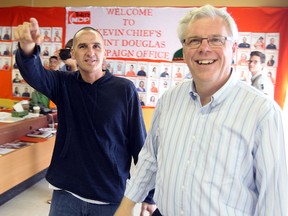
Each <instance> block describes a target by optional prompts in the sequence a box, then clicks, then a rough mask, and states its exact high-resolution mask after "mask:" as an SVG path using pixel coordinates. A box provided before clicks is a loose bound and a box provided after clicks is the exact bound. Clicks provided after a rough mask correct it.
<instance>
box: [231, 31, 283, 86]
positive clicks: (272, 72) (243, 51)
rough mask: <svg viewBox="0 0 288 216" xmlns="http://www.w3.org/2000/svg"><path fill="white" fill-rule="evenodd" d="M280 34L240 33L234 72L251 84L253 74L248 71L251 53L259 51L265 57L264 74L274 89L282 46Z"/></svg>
mask: <svg viewBox="0 0 288 216" xmlns="http://www.w3.org/2000/svg"><path fill="white" fill-rule="evenodd" d="M279 41H280V34H279V33H277V32H274V33H263V32H262V33H260V32H240V33H239V39H238V49H237V53H236V55H235V58H234V60H233V63H234V64H233V65H234V68H233V69H234V71H235V72H236V74H237V76H238V77H239V78H240V79H241V80H243V81H245V82H247V83H249V84H251V73H250V72H249V69H248V63H249V59H250V53H251V52H252V51H259V52H261V53H263V54H264V55H265V59H266V60H265V63H264V65H265V67H264V69H263V74H264V75H266V76H267V77H268V80H271V82H272V84H273V86H274V88H275V81H276V73H277V66H278V51H279V46H280V43H279Z"/></svg>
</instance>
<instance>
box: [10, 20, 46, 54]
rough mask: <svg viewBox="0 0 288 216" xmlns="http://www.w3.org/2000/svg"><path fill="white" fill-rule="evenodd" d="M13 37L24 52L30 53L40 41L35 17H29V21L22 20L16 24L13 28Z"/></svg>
mask: <svg viewBox="0 0 288 216" xmlns="http://www.w3.org/2000/svg"><path fill="white" fill-rule="evenodd" d="M14 38H15V40H16V41H18V42H19V45H20V47H21V49H22V50H23V51H24V53H25V54H26V55H31V54H32V53H33V50H34V47H35V44H37V45H40V43H41V42H42V37H41V35H40V29H39V25H38V21H37V20H36V19H35V18H30V22H24V23H23V24H22V25H19V26H17V27H16V28H15V29H14Z"/></svg>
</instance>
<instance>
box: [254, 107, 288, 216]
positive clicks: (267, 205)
mask: <svg viewBox="0 0 288 216" xmlns="http://www.w3.org/2000/svg"><path fill="white" fill-rule="evenodd" d="M286 142H287V141H286ZM255 143H256V145H255V147H256V148H255V149H254V150H255V151H254V154H255V157H254V169H255V181H256V186H257V190H258V193H259V196H258V203H257V205H256V209H255V215H279V216H280V215H281V216H284V215H287V201H288V200H287V195H288V187H287V185H288V184H287V182H288V179H287V165H286V158H285V137H284V125H283V118H282V114H281V110H278V109H275V108H271V109H270V110H269V111H268V112H267V114H266V115H265V116H264V118H263V120H262V122H260V125H259V127H258V129H257V131H256V135H255Z"/></svg>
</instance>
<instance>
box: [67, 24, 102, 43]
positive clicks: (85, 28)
mask: <svg viewBox="0 0 288 216" xmlns="http://www.w3.org/2000/svg"><path fill="white" fill-rule="evenodd" d="M82 30H92V31H95V32H97V33H99V34H100V36H101V37H102V39H103V40H104V37H103V35H102V34H101V32H100V31H99V30H97V29H95V28H93V27H91V26H85V27H83V28H81V29H79V30H78V31H77V32H76V33H75V34H74V36H73V39H74V38H75V36H76V35H77V34H78V32H80V31H82ZM73 39H72V40H73Z"/></svg>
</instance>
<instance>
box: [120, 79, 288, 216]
mask: <svg viewBox="0 0 288 216" xmlns="http://www.w3.org/2000/svg"><path fill="white" fill-rule="evenodd" d="M287 186H288V181H287V169H286V159H285V140H284V131H283V119H282V112H281V109H280V107H279V106H278V105H277V104H276V102H275V101H273V100H272V99H269V98H268V96H265V95H264V94H262V93H261V92H260V91H258V90H257V89H255V88H253V87H251V86H249V85H247V84H245V83H244V82H241V81H239V80H238V79H237V78H236V77H235V76H234V75H233V74H232V75H231V77H230V78H229V80H228V81H227V83H226V84H225V85H224V86H223V87H222V88H221V89H219V90H218V91H217V92H216V93H215V94H214V95H213V96H212V98H211V101H210V103H209V104H207V105H205V106H201V103H200V98H199V96H198V95H197V93H196V92H195V89H194V88H193V85H192V81H186V82H183V83H182V84H178V85H177V86H176V87H175V88H174V89H172V90H169V91H167V92H166V93H165V94H164V95H163V96H162V98H160V100H159V101H158V104H157V106H156V108H155V112H154V116H153V120H152V126H151V128H150V132H149V134H148V137H147V139H146V142H145V144H144V146H143V148H142V151H141V152H140V155H139V161H138V163H137V166H136V168H135V171H134V173H133V176H132V178H131V180H129V181H128V182H127V188H126V192H125V196H126V197H128V198H129V199H131V200H133V201H134V202H141V201H142V200H144V198H145V197H146V195H147V193H148V191H149V190H151V189H152V188H154V187H155V195H154V200H155V201H156V204H157V206H158V208H159V210H160V212H161V213H162V214H163V215H165V216H179V215H186V216H194V215H195V216H196V215H197V216H201V215H204V216H206V215H212V216H214V215H219V216H226V215H227V216H228V215H229V216H231V215H235V216H238V215H241V216H248V215H257V216H258V215H261V216H265V215H266V216H286V214H287V206H288V200H287V195H288V187H287Z"/></svg>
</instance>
